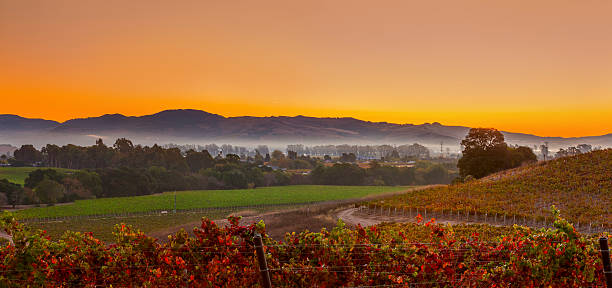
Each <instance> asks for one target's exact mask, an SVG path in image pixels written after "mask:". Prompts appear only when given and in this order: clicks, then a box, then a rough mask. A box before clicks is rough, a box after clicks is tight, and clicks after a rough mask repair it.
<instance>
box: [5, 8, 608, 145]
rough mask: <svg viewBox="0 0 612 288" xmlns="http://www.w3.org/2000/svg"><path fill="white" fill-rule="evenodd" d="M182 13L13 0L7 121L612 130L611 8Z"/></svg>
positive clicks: (549, 132) (545, 132)
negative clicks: (196, 120)
mask: <svg viewBox="0 0 612 288" xmlns="http://www.w3.org/2000/svg"><path fill="white" fill-rule="evenodd" d="M179 3H181V4H180V5H178V4H177V3H176V2H175V1H29V0H20V1H8V0H0V40H1V43H2V45H1V46H0V63H2V65H1V66H0V67H1V68H0V98H1V100H0V114H5V113H6V114H18V115H20V116H24V117H34V118H45V119H52V120H58V121H65V120H67V119H71V118H76V117H89V116H99V115H101V114H107V113H122V114H125V115H144V114H152V113H156V112H159V111H161V110H165V109H176V108H193V109H201V110H205V111H207V112H211V113H217V114H220V115H224V116H242V115H251V116H270V115H287V116H293V115H307V116H318V117H354V118H358V119H363V120H370V121H386V122H395V123H413V124H420V123H424V122H440V123H443V124H445V125H462V126H471V127H495V128H497V129H500V130H505V131H512V132H522V133H530V134H536V135H540V136H565V137H569V136H587V135H602V134H607V133H612V126H611V125H610V123H612V33H610V32H611V31H610V28H611V27H612V17H610V11H612V2H610V1H375V2H373V1H353V0H351V1H348V0H347V1H240V2H236V1H179ZM298 3H299V4H298Z"/></svg>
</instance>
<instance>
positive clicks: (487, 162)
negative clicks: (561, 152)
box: [457, 128, 537, 178]
mask: <svg viewBox="0 0 612 288" xmlns="http://www.w3.org/2000/svg"><path fill="white" fill-rule="evenodd" d="M461 146H463V157H461V159H459V162H458V163H457V167H459V173H460V174H461V176H462V177H466V176H468V175H471V176H473V177H475V178H482V177H484V176H487V175H489V174H492V173H495V172H499V171H502V170H505V169H510V168H515V167H518V166H520V165H522V164H523V163H525V162H530V161H536V160H537V157H536V155H535V154H534V153H533V151H532V150H531V148H529V147H524V146H520V147H509V146H508V145H507V144H506V142H505V141H504V135H503V134H502V133H501V132H499V131H497V130H495V129H489V128H472V129H470V132H469V133H468V135H467V136H466V137H465V139H464V140H463V141H461Z"/></svg>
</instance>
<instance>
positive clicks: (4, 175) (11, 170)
mask: <svg viewBox="0 0 612 288" xmlns="http://www.w3.org/2000/svg"><path fill="white" fill-rule="evenodd" d="M36 169H55V170H58V171H62V172H66V171H72V170H70V169H64V168H46V167H0V179H7V180H9V181H11V182H13V183H17V184H21V185H23V183H24V182H25V179H26V178H28V174H30V172H32V171H34V170H36Z"/></svg>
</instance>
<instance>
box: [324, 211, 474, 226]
mask: <svg viewBox="0 0 612 288" xmlns="http://www.w3.org/2000/svg"><path fill="white" fill-rule="evenodd" d="M336 217H338V219H341V220H342V221H343V222H344V223H346V224H348V225H351V226H357V225H358V224H359V225H361V226H363V227H367V226H372V225H377V224H380V223H382V222H396V223H412V222H414V221H415V219H414V218H410V217H408V216H387V215H367V214H362V213H360V212H359V208H348V209H344V210H341V211H339V212H338V213H337V214H336ZM424 220H425V219H424ZM426 221H427V220H426ZM436 223H440V224H451V225H455V224H470V223H476V222H471V221H470V222H468V221H459V222H457V221H453V220H446V219H436Z"/></svg>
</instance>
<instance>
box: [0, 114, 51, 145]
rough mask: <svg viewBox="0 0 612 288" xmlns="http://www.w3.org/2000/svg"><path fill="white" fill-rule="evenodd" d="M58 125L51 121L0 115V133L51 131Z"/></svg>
mask: <svg viewBox="0 0 612 288" xmlns="http://www.w3.org/2000/svg"><path fill="white" fill-rule="evenodd" d="M59 125H60V123H59V122H55V121H52V120H43V119H31V118H24V117H21V116H17V115H11V114H0V131H40V130H48V129H53V128H55V127H57V126H59ZM0 142H1V141H0Z"/></svg>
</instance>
